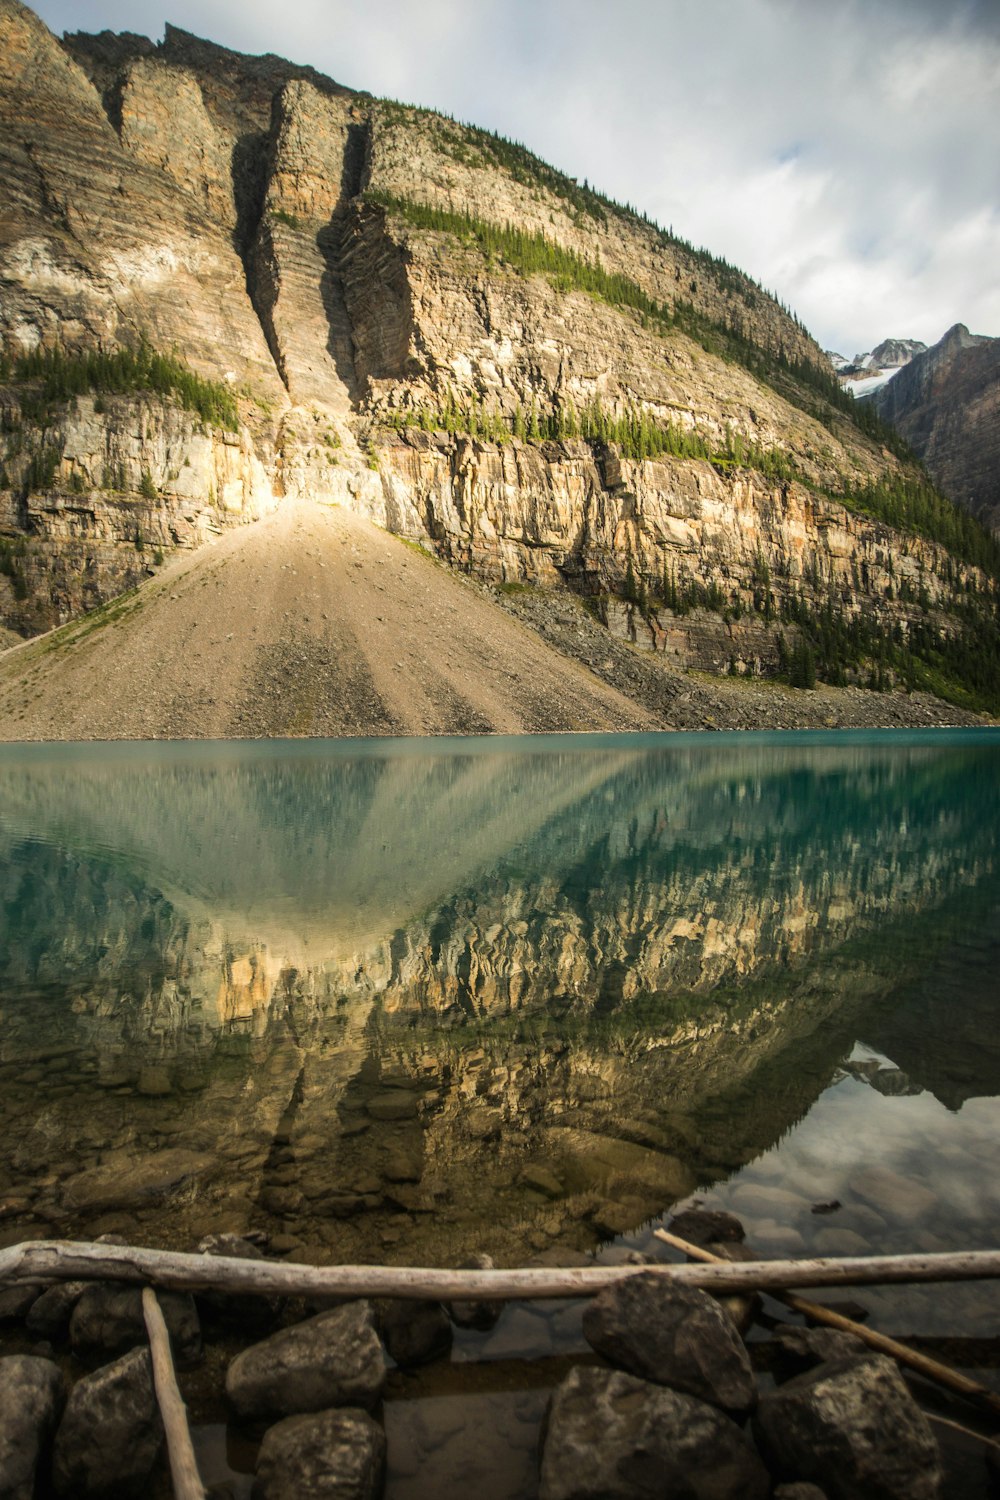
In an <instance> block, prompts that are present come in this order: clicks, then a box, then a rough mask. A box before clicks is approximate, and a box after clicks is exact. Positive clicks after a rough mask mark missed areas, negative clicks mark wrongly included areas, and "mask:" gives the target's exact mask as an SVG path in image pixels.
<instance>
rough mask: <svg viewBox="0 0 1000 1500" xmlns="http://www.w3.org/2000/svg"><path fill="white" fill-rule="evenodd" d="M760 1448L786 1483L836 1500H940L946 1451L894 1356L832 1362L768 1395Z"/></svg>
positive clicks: (759, 1418)
mask: <svg viewBox="0 0 1000 1500" xmlns="http://www.w3.org/2000/svg"><path fill="white" fill-rule="evenodd" d="M754 1430H755V1432H756V1435H757V1441H758V1443H759V1444H760V1448H761V1451H762V1452H763V1453H764V1454H765V1456H766V1457H767V1458H768V1460H769V1462H770V1463H771V1465H772V1468H773V1469H774V1470H775V1472H776V1473H778V1474H779V1475H780V1476H781V1477H782V1478H785V1479H790V1480H791V1479H797V1480H812V1481H814V1482H816V1483H818V1484H820V1485H822V1487H823V1490H824V1491H825V1493H826V1494H827V1495H828V1496H829V1500H869V1497H876V1500H939V1497H940V1495H941V1481H942V1468H941V1454H940V1450H939V1448H938V1445H937V1441H936V1439H935V1437H934V1434H933V1433H932V1432H931V1429H930V1425H929V1423H928V1421H927V1418H926V1417H925V1416H924V1414H923V1412H922V1411H921V1410H920V1408H919V1406H918V1405H917V1403H916V1402H915V1401H914V1399H913V1397H912V1396H911V1395H910V1392H909V1391H908V1390H907V1387H906V1384H905V1382H904V1380H903V1377H902V1376H901V1375H900V1373H899V1371H898V1369H897V1368H896V1366H895V1364H893V1362H892V1360H891V1359H887V1358H886V1356H885V1355H884V1354H865V1355H862V1356H856V1357H851V1358H848V1359H838V1360H831V1361H828V1362H827V1363H825V1364H821V1365H817V1366H816V1368H815V1369H813V1370H810V1371H808V1372H807V1373H806V1374H804V1375H797V1376H796V1377H795V1378H794V1380H790V1381H788V1383H787V1384H786V1385H783V1386H780V1387H779V1388H778V1389H777V1390H776V1391H771V1392H769V1393H768V1394H767V1395H765V1396H762V1397H761V1401H760V1404H759V1406H758V1408H757V1412H756V1415H755V1417H754Z"/></svg>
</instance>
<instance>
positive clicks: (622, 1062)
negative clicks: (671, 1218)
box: [0, 742, 997, 1257]
mask: <svg viewBox="0 0 1000 1500" xmlns="http://www.w3.org/2000/svg"><path fill="white" fill-rule="evenodd" d="M0 782H2V792H3V796H2V807H3V813H2V814H0V848H2V860H0V870H2V879H3V890H2V893H0V895H2V901H0V909H2V911H3V913H4V917H3V923H4V928H3V935H4V942H3V944H2V945H0V951H2V952H3V954H4V959H3V963H2V967H0V994H2V996H3V1010H2V1018H0V1047H2V1055H0V1067H2V1070H3V1075H4V1090H5V1092H4V1101H5V1102H4V1106H3V1107H4V1109H5V1111H6V1113H7V1117H8V1119H9V1120H10V1121H12V1122H15V1121H16V1127H15V1128H14V1129H12V1130H11V1132H10V1134H9V1140H10V1151H9V1152H8V1156H7V1158H6V1165H5V1166H2V1167H0V1173H2V1172H6V1174H7V1188H8V1190H9V1192H10V1193H11V1194H12V1195H13V1196H14V1201H15V1202H17V1201H18V1199H17V1194H18V1193H23V1194H26V1195H27V1196H26V1198H25V1211H26V1212H27V1211H28V1208H29V1207H30V1212H31V1213H32V1214H33V1215H34V1216H35V1217H34V1219H33V1220H32V1222H33V1223H36V1227H37V1225H38V1224H42V1225H44V1224H50V1225H55V1226H60V1227H65V1226H69V1227H87V1226H90V1227H92V1225H93V1224H94V1223H96V1222H98V1221H102V1222H103V1219H104V1218H106V1217H107V1216H108V1215H109V1214H111V1215H113V1214H114V1213H124V1214H126V1215H127V1216H129V1217H130V1219H135V1220H137V1221H138V1223H139V1224H140V1225H141V1226H142V1227H143V1230H144V1232H146V1233H148V1234H150V1235H153V1236H155V1237H167V1238H172V1239H173V1240H174V1242H180V1241H182V1240H184V1238H185V1236H190V1235H191V1234H193V1233H194V1232H195V1230H196V1229H197V1228H198V1226H199V1225H203V1224H208V1223H213V1224H215V1223H217V1222H223V1221H224V1222H225V1223H226V1224H232V1225H234V1226H235V1227H237V1228H239V1227H246V1226H247V1224H249V1223H257V1224H260V1225H263V1226H266V1227H268V1228H270V1229H271V1230H272V1232H276V1231H277V1230H278V1229H281V1230H282V1231H283V1232H286V1233H289V1234H291V1235H292V1236H294V1237H297V1238H299V1239H301V1240H302V1241H303V1244H307V1245H309V1246H310V1247H311V1248H312V1250H313V1251H315V1252H316V1253H323V1254H326V1253H329V1254H330V1255H350V1256H356V1257H360V1256H364V1255H366V1254H370V1253H374V1252H375V1251H377V1250H391V1251H392V1252H393V1253H395V1252H396V1251H397V1249H398V1252H399V1253H400V1254H403V1253H404V1251H407V1252H410V1253H413V1254H416V1253H418V1252H419V1253H421V1254H425V1255H428V1256H434V1257H446V1256H448V1255H450V1254H456V1255H457V1254H459V1253H461V1252H462V1250H463V1247H464V1248H465V1249H467V1248H468V1247H469V1243H470V1235H473V1226H479V1227H478V1228H477V1229H476V1231H475V1233H476V1235H478V1237H479V1238H480V1239H482V1240H483V1241H484V1242H486V1241H488V1242H489V1244H488V1248H489V1246H492V1248H493V1249H494V1250H495V1251H497V1252H498V1253H501V1254H513V1253H514V1246H515V1244H516V1242H517V1241H518V1238H519V1237H520V1238H521V1239H522V1240H523V1238H524V1237H525V1236H530V1235H535V1237H536V1238H537V1240H538V1244H539V1246H540V1247H541V1246H545V1245H547V1244H549V1243H559V1244H564V1245H575V1246H578V1247H584V1246H586V1245H588V1244H591V1243H593V1240H594V1238H595V1236H599V1235H601V1234H606V1233H614V1232H616V1230H621V1229H624V1228H626V1227H628V1223H629V1222H630V1221H631V1222H632V1223H639V1222H641V1221H642V1219H643V1218H644V1217H648V1216H649V1215H650V1214H652V1213H654V1212H659V1211H660V1210H662V1208H663V1207H664V1206H665V1205H666V1204H668V1203H670V1202H672V1201H675V1200H676V1199H677V1198H679V1197H682V1196H683V1195H684V1194H685V1193H687V1192H688V1191H690V1189H691V1188H692V1187H693V1186H694V1185H695V1183H696V1182H697V1181H699V1180H702V1181H703V1180H706V1178H711V1177H712V1176H713V1175H716V1174H718V1173H720V1172H726V1171H728V1170H731V1169H732V1168H733V1167H734V1166H736V1165H739V1163H740V1162H741V1161H742V1160H744V1159H745V1158H746V1155H747V1153H750V1154H754V1153H755V1152H756V1151H759V1150H762V1149H766V1148H767V1147H768V1146H770V1145H771V1144H772V1143H773V1142H774V1140H775V1139H777V1138H778V1137H779V1136H780V1135H781V1133H782V1132H783V1131H784V1130H785V1129H787V1128H788V1126H789V1125H790V1124H791V1123H793V1122H794V1121H795V1120H796V1119H797V1118H798V1117H799V1116H800V1115H801V1114H802V1113H803V1112H804V1110H806V1109H807V1108H808V1107H809V1105H810V1103H811V1101H812V1099H813V1098H814V1097H815V1095H816V1093H817V1091H818V1090H819V1089H821V1088H822V1087H824V1086H825V1084H826V1083H827V1082H828V1081H829V1079H830V1078H831V1076H832V1075H833V1073H834V1071H835V1069H836V1067H837V1065H838V1063H839V1061H840V1059H841V1058H842V1057H844V1056H845V1055H846V1054H847V1053H848V1052H849V1050H850V1048H851V1045H852V1043H853V1040H854V1038H855V1036H856V1034H858V1031H859V1030H860V1029H862V1028H863V1027H868V1028H869V1029H870V1031H871V1034H872V1035H873V1036H874V1035H876V1033H878V1032H879V1028H880V1027H881V1028H882V1031H883V1032H884V1034H885V1037H892V1038H894V1039H896V1040H898V1039H899V1036H900V1035H901V1034H902V1033H901V1031H900V1026H899V1024H898V1023H894V1022H893V1021H892V1019H891V1017H892V1014H893V1011H892V995H893V993H894V990H895V988H896V987H897V986H898V985H899V983H900V981H901V978H902V977H904V976H905V975H907V974H911V973H913V972H916V971H919V969H920V967H921V965H923V964H925V963H926V962H927V960H928V955H931V956H933V954H934V953H935V952H936V951H937V950H938V948H940V947H941V946H942V945H946V944H947V943H948V941H949V935H950V933H951V931H952V930H953V927H954V924H955V922H956V921H957V920H958V914H961V916H962V920H963V921H964V922H965V923H966V924H968V922H969V921H970V920H974V912H975V911H976V910H978V909H979V907H980V906H983V909H984V911H985V910H987V909H988V908H989V902H990V901H991V900H993V901H994V903H995V900H996V870H995V848H994V841H993V839H992V828H993V827H994V826H995V813H996V811H997V808H996V798H997V785H996V779H995V775H993V772H992V765H991V762H990V760H989V757H988V754H987V753H986V752H983V751H977V750H976V748H975V747H974V746H970V747H969V748H967V749H965V750H962V751H954V752H952V753H951V754H950V755H945V754H943V753H942V752H939V751H937V750H935V749H933V748H931V747H927V748H920V747H913V748H911V749H909V750H906V751H905V752H904V751H899V750H898V749H897V750H896V751H895V752H894V753H889V751H888V750H885V751H883V752H882V753H881V754H880V753H879V752H878V751H877V750H874V751H873V750H869V749H862V748H861V747H854V746H851V745H850V744H847V745H839V746H828V747H823V746H821V745H818V746H813V747H810V748H809V749H795V750H793V749H790V748H788V749H786V748H784V747H782V746H781V745H780V744H774V745H763V746H759V745H757V746H745V747H744V746H742V745H725V746H723V745H711V744H710V743H709V742H706V743H698V742H696V743H695V745H694V746H691V747H688V748H685V749H684V750H677V751H670V750H666V751H663V750H658V751H656V752H649V751H644V750H642V749H635V750H631V751H630V750H627V749H616V750H614V751H608V752H602V751H599V750H586V751H576V752H574V751H572V750H559V751H539V752H538V753H535V754H532V755H527V756H522V757H520V758H518V757H515V756H514V755H511V754H505V753H502V752H501V753H485V752H484V751H483V750H482V749H472V750H469V751H467V752H466V753H457V754H450V753H449V754H444V753H433V751H432V750H431V749H429V748H428V747H424V748H423V749H422V750H421V749H419V748H414V749H411V750H410V751H409V752H408V753H407V752H402V751H400V753H398V754H394V753H389V752H385V751H384V752H382V753H378V754H374V755H363V754H361V755H358V754H354V755H350V754H343V753H342V754H340V755H337V756H334V757H333V758H332V759H331V758H329V757H326V756H324V755H323V754H322V753H320V751H319V750H316V751H310V750H308V749H300V750H297V751H295V750H291V749H289V748H288V747H287V746H286V747H270V748H268V747H261V748H258V749H251V748H246V749H244V750H240V751H237V750H235V749H233V750H232V751H231V752H229V751H227V752H223V753H221V754H220V753H219V752H218V751H216V750H211V751H210V750H207V749H194V748H189V749H187V750H182V749H167V748H162V749H154V750H149V749H138V748H136V749H132V750H126V749H124V748H122V749H119V750H115V751H103V752H98V753H87V754H83V753H81V752H80V751H78V750H77V751H71V750H67V751H62V752H59V751H53V752H50V753H49V755H48V756H47V757H46V756H45V755H42V756H41V757H36V758H35V759H34V760H28V759H27V758H25V757H24V756H23V755H19V753H18V752H14V751H10V752H7V753H6V754H5V756H4V758H3V761H2V764H0ZM984 920H986V919H985V918H984ZM880 1018H881V1019H880ZM894 1025H895V1026H896V1030H895V1031H893V1026H894ZM945 1031H946V1032H947V1028H945ZM907 1034H910V1035H911V1034H912V1030H911V1032H910V1033H907ZM886 1045H888V1044H886ZM942 1049H944V1052H947V1042H946V1040H942V1042H941V1044H940V1046H938V1047H937V1048H936V1049H928V1048H924V1049H923V1051H922V1053H921V1051H920V1050H919V1049H915V1048H914V1047H913V1045H912V1043H911V1045H910V1048H909V1052H908V1055H912V1056H913V1059H914V1061H913V1063H912V1065H911V1070H913V1071H915V1076H917V1078H918V1080H919V1078H920V1077H921V1076H922V1075H923V1072H924V1071H925V1070H926V1072H927V1076H928V1077H930V1076H931V1074H932V1073H933V1075H934V1077H935V1078H937V1077H938V1076H940V1078H941V1079H942V1080H945V1079H946V1078H947V1073H948V1065H947V1064H946V1063H945V1062H943V1061H942V1060H941V1058H942ZM935 1052H936V1054H937V1057H938V1061H937V1062H936V1063H935V1064H934V1067H933V1068H932V1067H931V1055H930V1054H931V1053H935ZM84 1101H85V1102H84ZM128 1152H132V1153H133V1154H134V1155H136V1157H137V1159H139V1158H141V1160H142V1162H144V1163H146V1165H145V1166H144V1167H143V1172H144V1174H145V1175H139V1176H138V1177H137V1176H136V1174H133V1173H130V1172H126V1171H119V1170H117V1168H116V1170H114V1171H106V1170H105V1168H106V1166H107V1164H108V1162H110V1163H111V1164H112V1166H113V1167H114V1166H115V1165H116V1164H118V1166H120V1165H121V1163H122V1162H123V1161H124V1160H125V1156H124V1155H123V1153H128ZM178 1153H181V1154H180V1155H178ZM148 1158H151V1159H152V1166H149V1164H148V1160H147V1159H148ZM137 1171H138V1169H137ZM164 1195H166V1201H167V1202H169V1203H170V1204H171V1208H170V1213H169V1214H166V1213H164V1212H163V1211H162V1210H161V1207H160V1205H161V1204H162V1203H163V1202H164ZM178 1203H180V1204H181V1205H182V1210H183V1211H181V1212H179V1213H178V1209H177V1206H178ZM498 1205H499V1208H498ZM171 1226H172V1227H171ZM12 1232H14V1231H13V1230H12ZM383 1236H385V1237H386V1238H384V1239H383ZM474 1237H475V1236H474Z"/></svg>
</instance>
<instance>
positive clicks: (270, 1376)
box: [226, 1302, 385, 1417]
mask: <svg viewBox="0 0 1000 1500" xmlns="http://www.w3.org/2000/svg"><path fill="white" fill-rule="evenodd" d="M384 1384H385V1358H384V1356H383V1354H382V1345H381V1343H380V1342H379V1337H378V1334H377V1333H376V1332H375V1322H374V1318H373V1316H372V1308H371V1304H370V1303H368V1302H350V1303H347V1304H346V1305H345V1306H344V1307H337V1308H334V1309H333V1310H332V1311H330V1312H324V1313H319V1314H318V1316H317V1317H315V1318H309V1319H307V1320H306V1322H304V1323H296V1324H295V1325H294V1326H293V1327H291V1328H282V1329H281V1330H280V1332H278V1333H274V1334H272V1335H271V1337H270V1338H268V1339H264V1340H263V1341H262V1342H261V1343H259V1344H253V1345H251V1347H250V1348H249V1349H245V1350H244V1351H243V1353H242V1354H238V1355H237V1356H236V1358H235V1359H234V1360H233V1361H232V1363H231V1364H230V1366H229V1370H228V1372H227V1374H226V1394H227V1396H228V1397H229V1399H230V1401H231V1402H232V1404H233V1406H234V1407H235V1409H236V1411H237V1412H239V1414H240V1416H242V1417H269V1416H277V1417H283V1416H293V1415H296V1414H298V1413H300V1412H315V1411H324V1410H326V1409H327V1408H328V1407H331V1406H362V1407H371V1406H374V1404H375V1402H376V1401H377V1400H378V1398H379V1396H380V1395H381V1394H382V1387H383V1385H384Z"/></svg>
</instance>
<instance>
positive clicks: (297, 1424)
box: [253, 1407, 385, 1500]
mask: <svg viewBox="0 0 1000 1500" xmlns="http://www.w3.org/2000/svg"><path fill="white" fill-rule="evenodd" d="M384 1483H385V1433H384V1432H383V1431H382V1429H381V1427H379V1426H378V1424H377V1423H376V1422H373V1421H372V1419H371V1417H370V1416H368V1414H367V1413H366V1412H363V1411H358V1410H357V1409H356V1408H353V1407H346V1408H344V1409H342V1410H339V1411H322V1412H318V1413H317V1414H316V1415H315V1416H299V1417H286V1418H285V1420H284V1421H283V1422H278V1423H277V1424H276V1425H275V1426H274V1427H271V1428H269V1429H268V1431H267V1432H266V1433H265V1434H264V1441H263V1442H262V1443H261V1445H260V1453H259V1455H258V1458H257V1478H256V1480H255V1482H254V1487H253V1497H254V1500H305V1497H306V1496H309V1495H326V1496H330V1497H331V1500H377V1497H378V1496H379V1495H381V1493H382V1489H383V1486H384Z"/></svg>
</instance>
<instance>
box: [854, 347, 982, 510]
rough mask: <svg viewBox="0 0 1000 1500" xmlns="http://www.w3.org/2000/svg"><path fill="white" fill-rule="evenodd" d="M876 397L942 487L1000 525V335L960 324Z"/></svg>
mask: <svg viewBox="0 0 1000 1500" xmlns="http://www.w3.org/2000/svg"><path fill="white" fill-rule="evenodd" d="M872 401H873V404H874V406H875V407H876V409H877V410H878V412H879V415H880V416H882V417H883V418H884V419H885V421H887V422H890V423H891V424H892V426H893V427H895V428H896V430H897V431H898V432H900V433H902V435H903V437H904V438H905V439H906V441H907V442H908V443H909V445H910V447H911V448H912V449H913V451H914V453H916V454H917V455H918V456H919V457H920V458H922V459H923V461H924V463H925V464H926V465H927V468H928V470H929V471H930V473H931V474H932V475H933V476H934V478H935V480H936V481H937V483H938V484H939V485H940V486H941V488H942V490H943V491H944V492H945V494H946V495H949V496H950V497H951V499H952V500H954V501H955V503H956V505H963V506H965V508H966V509H967V510H970V511H972V513H973V515H976V516H979V518H980V519H981V520H982V521H983V522H984V523H985V524H986V525H987V526H990V527H992V529H993V530H994V531H1000V339H996V338H986V337H984V336H982V335H977V334H972V333H970V332H969V330H968V329H967V328H966V327H965V325H964V324H962V323H956V325H955V327H954V328H950V329H949V330H948V332H947V333H946V334H945V335H944V337H943V338H942V339H941V340H940V341H939V342H938V343H936V344H935V345H934V347H933V348H932V349H928V350H927V351H926V352H925V353H923V354H919V355H918V356H917V357H916V358H915V359H913V360H912V362H911V363H910V364H909V365H907V367H906V369H905V370H901V371H900V372H899V374H898V375H896V376H895V377H894V378H893V379H892V380H891V381H890V382H889V384H888V385H886V386H884V387H883V388H882V389H881V390H879V391H877V392H876V393H875V395H874V396H873V398H872Z"/></svg>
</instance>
